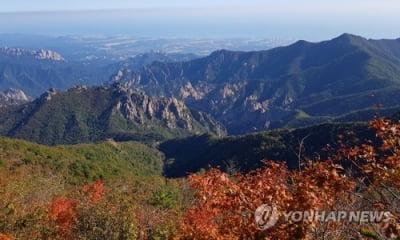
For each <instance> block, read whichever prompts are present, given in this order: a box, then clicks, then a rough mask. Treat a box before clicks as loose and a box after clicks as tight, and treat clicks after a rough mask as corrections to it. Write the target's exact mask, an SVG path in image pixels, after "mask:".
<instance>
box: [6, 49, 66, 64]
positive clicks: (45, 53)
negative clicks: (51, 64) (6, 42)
mask: <svg viewBox="0 0 400 240" xmlns="http://www.w3.org/2000/svg"><path fill="white" fill-rule="evenodd" d="M0 54H4V55H9V56H15V57H33V58H35V59H38V60H51V61H65V59H64V58H63V57H62V56H61V55H60V54H59V53H56V52H53V51H51V50H48V49H39V50H28V49H22V48H9V47H4V48H0Z"/></svg>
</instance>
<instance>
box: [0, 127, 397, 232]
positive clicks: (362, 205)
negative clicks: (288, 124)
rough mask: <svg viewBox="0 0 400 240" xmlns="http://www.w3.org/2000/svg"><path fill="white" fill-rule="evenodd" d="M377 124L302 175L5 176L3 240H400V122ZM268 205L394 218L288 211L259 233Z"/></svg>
mask: <svg viewBox="0 0 400 240" xmlns="http://www.w3.org/2000/svg"><path fill="white" fill-rule="evenodd" d="M370 127H371V128H372V129H375V131H376V139H371V140H367V139H365V140H364V139H360V140H359V141H349V140H348V139H350V138H353V137H354V136H353V133H350V132H348V133H344V134H343V135H341V136H338V140H337V142H336V144H331V145H329V146H327V147H326V149H325V150H324V151H325V153H326V154H325V155H324V154H321V156H324V157H318V158H307V157H305V156H302V159H301V163H300V165H299V167H298V169H295V170H293V169H288V167H287V165H286V163H285V162H283V161H267V160H265V161H263V163H264V165H263V167H261V168H258V169H255V170H253V171H250V172H247V173H241V172H237V173H233V172H229V173H227V172H223V171H222V170H221V169H219V168H211V169H210V170H208V171H204V172H201V173H198V174H192V175H189V176H188V177H187V178H185V179H166V178H162V177H154V178H138V179H136V180H135V181H132V182H129V183H127V182H126V181H121V182H118V181H114V182H113V181H108V182H107V181H106V182H102V181H100V180H98V181H94V182H91V183H88V184H86V185H83V186H81V185H73V184H70V185H67V184H64V182H63V180H62V179H56V178H55V179H52V178H50V177H48V176H46V177H42V178H40V177H41V175H35V176H34V177H32V178H31V180H32V179H35V180H36V181H38V182H37V183H35V182H32V181H31V182H29V181H30V180H25V178H26V177H25V176H28V174H22V175H21V177H14V178H11V177H4V174H3V175H0V193H1V195H0V240H10V239H35V240H39V239H66V240H69V239H74V240H75V239H132V240H136V239H138V240H147V239H174V240H235V239H236V240H242V239H243V240H253V239H254V240H258V239H260V240H261V239H263V240H266V239H270V240H286V239H288V240H292V239H324V240H325V239H327V240H337V239H365V240H367V239H368V240H369V239H382V240H383V239H396V240H397V239H399V236H400V221H399V219H400V124H399V123H397V122H392V121H389V120H385V119H376V120H374V121H372V122H371V123H370ZM35 172H39V171H35ZM29 184H31V185H29ZM27 185H29V186H28V187H27ZM42 185H43V186H42ZM263 204H267V205H271V206H275V207H276V208H277V209H278V210H279V211H280V212H288V211H339V210H344V211H358V210H371V211H374V210H379V211H388V212H390V213H391V215H392V219H391V221H389V222H345V221H336V222H335V221H329V222H322V221H318V220H315V219H308V220H304V221H296V222H295V221H291V220H290V219H289V220H287V219H285V218H284V216H283V215H282V214H281V215H279V217H278V219H277V222H276V224H275V225H273V226H271V227H270V228H268V229H266V230H262V229H261V228H260V226H258V225H257V223H256V221H255V210H256V209H257V208H258V207H259V206H261V205H263Z"/></svg>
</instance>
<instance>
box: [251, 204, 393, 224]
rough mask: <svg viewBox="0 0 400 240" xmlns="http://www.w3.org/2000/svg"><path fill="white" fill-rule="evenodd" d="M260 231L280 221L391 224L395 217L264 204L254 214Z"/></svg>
mask: <svg viewBox="0 0 400 240" xmlns="http://www.w3.org/2000/svg"><path fill="white" fill-rule="evenodd" d="M254 218H255V219H254V220H255V222H256V224H257V227H258V229H260V230H266V229H268V228H271V227H273V226H275V225H276V224H277V222H278V220H279V219H283V221H285V222H303V221H307V222H342V221H344V222H352V223H380V222H389V221H390V220H392V219H393V215H392V214H391V213H390V212H389V211H343V210H339V211H320V210H307V211H279V210H278V208H277V207H276V205H268V204H263V205H261V206H259V207H258V208H257V209H256V211H255V213H254Z"/></svg>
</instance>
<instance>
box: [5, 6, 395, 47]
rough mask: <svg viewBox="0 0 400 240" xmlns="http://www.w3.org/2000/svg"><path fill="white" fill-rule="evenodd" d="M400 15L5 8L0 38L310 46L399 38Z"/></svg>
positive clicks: (281, 9)
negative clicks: (344, 37)
mask: <svg viewBox="0 0 400 240" xmlns="http://www.w3.org/2000/svg"><path fill="white" fill-rule="evenodd" d="M398 12H400V4H398V3H397V2H396V1H394V0H382V1H379V2H377V1H373V0H354V1H352V2H351V3H349V2H348V1H347V2H346V1H344V0H339V1H335V2H333V1H325V2H323V3H322V2H320V1H317V0H305V1H302V2H301V3H300V2H296V1H294V0H283V1H281V2H274V1H272V0H266V1H260V0H250V1H247V2H246V3H243V1H238V0H230V1H221V0H220V1H210V0H206V1H202V2H198V3H190V2H187V1H183V0H175V1H170V2H165V1H164V2H163V1H161V0H151V1H147V2H145V3H144V2H139V1H129V2H128V1H124V0H117V1H113V2H110V1H104V0H97V1H94V0H87V1H77V0H72V1H64V0H60V1H50V0H38V1H34V2H26V1H23V0H16V1H13V2H7V3H4V4H3V6H2V9H1V11H0V32H1V33H36V34H81V35H85V34H87V35H94V34H106V35H134V36H138V37H161V38H163V37H164V38H283V39H305V40H311V41H318V40H323V39H330V38H333V37H335V36H337V35H340V34H342V33H352V34H356V35H361V36H364V37H367V38H398V37H400V34H399V32H398V31H397V30H396V29H397V26H396V25H397V23H398V22H400V15H399V14H398Z"/></svg>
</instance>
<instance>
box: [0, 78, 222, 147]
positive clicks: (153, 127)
mask: <svg viewBox="0 0 400 240" xmlns="http://www.w3.org/2000/svg"><path fill="white" fill-rule="evenodd" d="M203 133H214V134H216V135H224V134H225V133H226V130H225V128H224V127H223V126H222V124H220V123H219V122H217V121H216V120H214V119H213V118H212V117H211V116H210V115H208V114H206V113H203V112H199V111H197V110H193V109H190V108H188V107H187V106H186V104H185V103H184V102H182V101H180V100H178V99H176V98H156V97H149V96H147V95H145V94H144V93H143V92H138V91H135V90H133V89H131V88H127V87H124V86H122V85H116V84H114V85H111V86H101V87H87V86H76V87H73V88H71V89H69V90H68V91H55V90H54V89H50V90H48V91H47V92H45V93H43V94H42V95H41V96H40V97H39V98H37V99H36V100H34V101H32V102H29V103H26V104H22V105H18V106H12V107H11V106H10V107H4V108H1V109H0V134H3V135H6V136H9V137H16V138H22V139H26V140H29V141H34V142H39V143H43V144H50V145H53V144H75V143H81V142H92V141H100V140H104V139H108V138H113V139H115V140H121V141H127V140H135V141H157V140H163V139H167V138H172V137H178V136H181V137H182V136H188V135H192V134H203Z"/></svg>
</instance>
